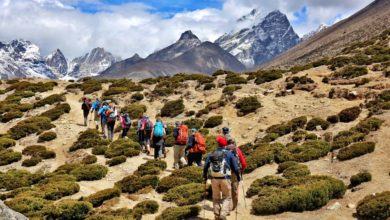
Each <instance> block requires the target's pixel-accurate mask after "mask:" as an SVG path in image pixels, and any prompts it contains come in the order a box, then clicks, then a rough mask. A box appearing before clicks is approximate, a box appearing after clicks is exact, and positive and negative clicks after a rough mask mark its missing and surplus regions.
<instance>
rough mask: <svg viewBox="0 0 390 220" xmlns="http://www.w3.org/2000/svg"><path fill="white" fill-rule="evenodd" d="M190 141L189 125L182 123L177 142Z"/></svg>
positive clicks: (185, 142) (183, 143) (184, 142)
mask: <svg viewBox="0 0 390 220" xmlns="http://www.w3.org/2000/svg"><path fill="white" fill-rule="evenodd" d="M187 141H188V127H187V125H180V127H179V136H177V138H176V144H180V145H185V144H187Z"/></svg>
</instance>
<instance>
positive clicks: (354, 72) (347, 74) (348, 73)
mask: <svg viewBox="0 0 390 220" xmlns="http://www.w3.org/2000/svg"><path fill="white" fill-rule="evenodd" d="M367 74H368V70H367V67H365V66H346V67H345V68H343V69H342V70H340V71H338V72H335V73H333V74H332V77H335V78H344V79H352V78H355V77H359V76H364V75H367Z"/></svg>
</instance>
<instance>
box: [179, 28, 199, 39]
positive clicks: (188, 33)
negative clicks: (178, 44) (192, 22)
mask: <svg viewBox="0 0 390 220" xmlns="http://www.w3.org/2000/svg"><path fill="white" fill-rule="evenodd" d="M191 39H198V40H199V38H198V37H197V36H196V35H195V34H193V33H192V31H190V30H188V31H185V32H184V33H182V34H181V36H180V39H179V40H191Z"/></svg>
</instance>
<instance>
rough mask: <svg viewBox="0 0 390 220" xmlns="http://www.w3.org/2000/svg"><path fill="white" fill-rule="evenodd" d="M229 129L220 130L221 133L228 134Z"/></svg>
mask: <svg viewBox="0 0 390 220" xmlns="http://www.w3.org/2000/svg"><path fill="white" fill-rule="evenodd" d="M229 131H230V130H229V128H227V127H224V128H222V133H223V134H229Z"/></svg>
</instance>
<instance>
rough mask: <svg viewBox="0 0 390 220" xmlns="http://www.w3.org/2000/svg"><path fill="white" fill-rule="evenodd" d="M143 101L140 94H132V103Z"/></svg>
mask: <svg viewBox="0 0 390 220" xmlns="http://www.w3.org/2000/svg"><path fill="white" fill-rule="evenodd" d="M143 99H144V95H143V94H142V93H139V92H137V93H134V94H133V95H131V100H132V101H133V102H139V101H142V100H143Z"/></svg>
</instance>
